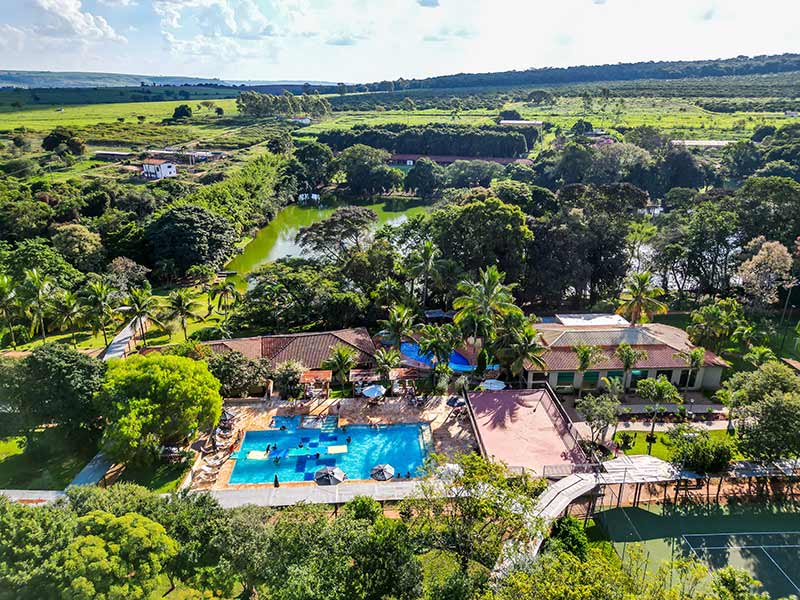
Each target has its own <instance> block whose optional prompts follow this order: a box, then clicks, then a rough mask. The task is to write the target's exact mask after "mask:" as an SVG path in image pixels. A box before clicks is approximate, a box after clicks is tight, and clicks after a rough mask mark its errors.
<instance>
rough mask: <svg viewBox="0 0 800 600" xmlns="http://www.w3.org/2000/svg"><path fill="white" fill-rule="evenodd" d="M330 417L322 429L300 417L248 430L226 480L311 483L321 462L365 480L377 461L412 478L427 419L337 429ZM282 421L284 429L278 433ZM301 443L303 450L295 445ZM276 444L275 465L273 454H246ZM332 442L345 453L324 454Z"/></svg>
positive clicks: (426, 436) (424, 453) (419, 460)
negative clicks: (250, 456)
mask: <svg viewBox="0 0 800 600" xmlns="http://www.w3.org/2000/svg"><path fill="white" fill-rule="evenodd" d="M335 421H336V418H335V417H329V419H328V420H327V421H326V422H325V424H324V425H323V427H322V428H321V429H313V428H305V427H301V426H300V424H301V417H299V416H298V417H275V419H274V422H273V423H272V425H273V429H269V430H265V431H248V432H247V433H246V434H245V436H244V440H243V441H242V447H241V448H240V449H239V451H238V452H237V453H236V454H235V456H236V464H235V465H234V467H233V473H231V477H230V479H229V483H230V484H247V483H272V482H273V480H274V478H275V475H277V476H278V480H279V481H283V482H290V481H314V473H315V472H316V471H317V470H318V469H321V468H322V467H325V466H332V467H339V468H340V469H341V470H342V471H344V472H345V473H346V474H347V478H348V479H369V478H370V470H371V469H372V467H374V466H375V465H377V464H380V463H389V464H390V465H392V466H393V467H394V468H395V473H396V477H397V478H401V477H405V476H406V474H407V473H408V474H409V475H411V476H412V477H414V476H416V475H418V470H419V468H420V467H421V466H422V464H423V462H424V461H425V458H426V457H427V455H428V451H427V449H426V442H425V440H426V439H430V426H429V425H428V424H427V423H407V424H398V425H382V426H379V427H377V428H374V427H371V426H369V425H348V426H347V427H345V428H339V427H336V426H335ZM282 425H283V426H285V427H286V429H285V430H283V431H282V430H281V429H280V427H281V426H282ZM348 437H350V442H349V443H348V442H347V438H348ZM301 443H302V444H303V447H302V448H300V447H299V446H300V444H301ZM275 444H277V445H278V450H277V451H274V450H273V451H272V452H271V454H272V455H278V456H281V458H279V459H278V461H277V463H276V462H275V460H274V459H272V458H267V459H265V460H260V459H248V458H247V455H248V453H249V452H252V451H264V450H266V448H267V446H273V445H275ZM331 446H347V452H345V453H342V454H329V453H328V449H329V448H330V447H331ZM317 453H319V458H317V456H316V455H317Z"/></svg>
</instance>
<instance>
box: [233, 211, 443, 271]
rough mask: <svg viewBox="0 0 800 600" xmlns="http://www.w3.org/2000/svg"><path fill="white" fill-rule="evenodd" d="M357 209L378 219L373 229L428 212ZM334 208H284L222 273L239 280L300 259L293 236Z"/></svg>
mask: <svg viewBox="0 0 800 600" xmlns="http://www.w3.org/2000/svg"><path fill="white" fill-rule="evenodd" d="M359 206H364V207H366V208H371V209H372V210H374V211H375V213H376V214H377V215H378V222H377V224H376V227H377V226H380V225H384V224H390V225H398V224H400V223H402V222H403V221H405V220H406V219H408V218H409V217H411V216H414V215H418V214H422V213H424V212H425V211H427V210H429V209H430V207H429V206H410V207H409V206H402V207H400V208H398V209H396V210H395V209H394V208H393V207H392V204H391V202H386V203H384V202H380V203H378V204H360V205H359ZM336 208H337V207H334V206H332V207H315V206H300V205H297V204H293V205H291V206H287V207H286V208H284V209H283V210H282V211H281V212H279V213H278V215H277V216H276V217H275V218H274V219H273V220H272V221H271V222H270V223H269V224H268V225H266V226H265V227H262V228H261V229H260V230H259V231H258V233H257V234H256V236H255V238H253V240H252V241H251V242H250V243H249V244H247V246H245V247H244V250H243V251H242V253H241V254H239V255H237V256H236V257H235V258H234V259H233V260H231V261H230V262H229V263H228V264H227V265H226V267H225V268H226V270H228V271H236V272H237V273H238V276H239V277H242V278H243V277H244V276H246V275H247V274H248V273H252V272H253V271H255V270H256V269H257V268H258V267H260V266H261V265H263V264H265V263H267V262H271V261H275V260H278V259H279V258H286V257H287V256H300V255H302V250H301V248H300V246H299V245H298V244H297V243H296V242H295V236H296V235H297V232H298V231H300V228H301V227H308V226H309V225H311V224H312V223H316V222H317V221H321V220H323V219H326V218H327V217H329V216H331V214H332V213H333V211H334V210H336Z"/></svg>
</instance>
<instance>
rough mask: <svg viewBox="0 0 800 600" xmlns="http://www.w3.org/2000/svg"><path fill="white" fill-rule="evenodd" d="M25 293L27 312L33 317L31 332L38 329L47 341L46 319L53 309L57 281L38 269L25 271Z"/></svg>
mask: <svg viewBox="0 0 800 600" xmlns="http://www.w3.org/2000/svg"><path fill="white" fill-rule="evenodd" d="M24 286H25V291H26V296H27V300H28V302H29V304H28V308H27V311H28V313H29V314H30V315H31V332H33V331H35V330H36V329H37V328H38V329H39V330H40V331H41V332H42V339H43V340H44V341H45V342H46V341H47V330H46V328H45V318H46V317H47V315H48V314H49V311H50V308H51V307H52V301H53V297H52V295H53V292H54V291H55V289H56V286H55V280H54V279H53V278H52V277H51V276H50V275H47V274H45V273H42V272H41V271H39V270H38V269H36V268H33V269H28V270H26V271H25V284H24Z"/></svg>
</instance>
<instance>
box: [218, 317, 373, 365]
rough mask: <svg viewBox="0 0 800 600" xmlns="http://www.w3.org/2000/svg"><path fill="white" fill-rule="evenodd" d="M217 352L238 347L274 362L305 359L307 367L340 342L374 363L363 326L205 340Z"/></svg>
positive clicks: (362, 360)
mask: <svg viewBox="0 0 800 600" xmlns="http://www.w3.org/2000/svg"><path fill="white" fill-rule="evenodd" d="M206 343H207V344H208V345H209V346H211V349H212V350H213V351H214V352H230V351H233V350H236V351H239V352H241V353H242V354H244V355H245V356H247V357H248V358H252V359H257V358H266V359H268V360H269V361H270V362H271V363H272V364H273V365H279V364H281V363H285V362H287V361H290V360H297V361H300V362H301V363H303V365H304V366H305V367H306V368H307V369H320V368H321V367H322V363H323V362H324V361H325V359H326V358H328V356H330V353H331V348H333V347H334V346H336V345H337V344H344V345H345V346H350V347H352V348H354V349H355V350H356V351H357V352H358V356H357V358H356V360H357V361H358V364H359V365H362V366H365V367H370V366H373V365H374V364H375V360H374V358H373V357H374V355H375V344H374V343H373V342H372V338H370V337H369V333H367V330H366V329H364V328H363V327H359V328H357V329H341V330H338V331H321V332H310V333H294V334H286V335H265V336H258V337H251V338H238V339H233V340H217V341H213V342H206Z"/></svg>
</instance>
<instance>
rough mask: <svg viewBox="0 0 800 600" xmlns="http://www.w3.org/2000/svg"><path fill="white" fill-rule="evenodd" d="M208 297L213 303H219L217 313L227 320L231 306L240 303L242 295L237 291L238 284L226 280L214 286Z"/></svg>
mask: <svg viewBox="0 0 800 600" xmlns="http://www.w3.org/2000/svg"><path fill="white" fill-rule="evenodd" d="M208 297H209V300H210V301H211V302H213V301H214V300H216V301H217V312H218V313H220V314H222V315H225V317H226V320H227V316H228V311H229V310H230V308H231V306H233V303H234V302H238V301H239V299H240V298H241V297H242V295H241V293H239V290H237V289H236V284H234V283H233V281H230V280H229V279H226V280H225V281H220V282H218V283H216V284H214V285H213V286H212V287H211V290H210V292H209V295H208Z"/></svg>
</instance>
